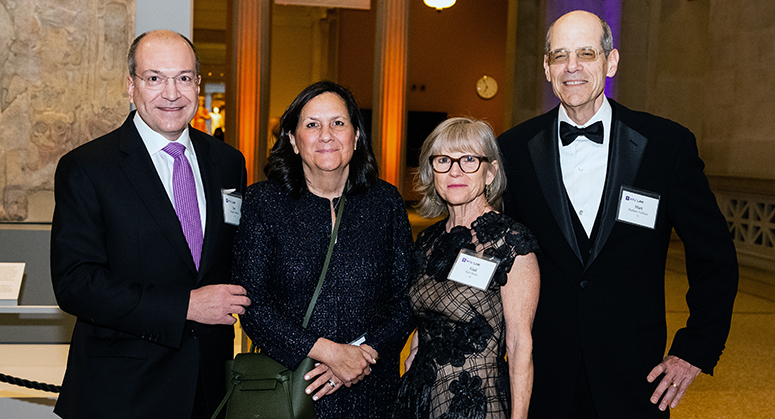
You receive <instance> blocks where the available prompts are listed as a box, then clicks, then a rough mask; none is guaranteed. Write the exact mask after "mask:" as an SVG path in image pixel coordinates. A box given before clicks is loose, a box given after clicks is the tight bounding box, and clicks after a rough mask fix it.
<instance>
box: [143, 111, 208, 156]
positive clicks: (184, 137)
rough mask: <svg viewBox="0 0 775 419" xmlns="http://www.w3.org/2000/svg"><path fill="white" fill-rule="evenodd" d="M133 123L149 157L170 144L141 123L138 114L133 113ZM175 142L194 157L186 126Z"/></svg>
mask: <svg viewBox="0 0 775 419" xmlns="http://www.w3.org/2000/svg"><path fill="white" fill-rule="evenodd" d="M133 121H134V123H135V127H137V132H139V133H140V138H142V140H143V143H144V144H145V147H146V148H147V149H148V153H149V154H150V155H152V156H153V155H154V154H156V153H158V152H159V151H161V149H162V148H164V147H166V146H167V144H169V143H170V140H168V139H166V138H165V137H164V136H163V135H161V134H159V133H158V132H156V131H154V130H153V129H152V128H151V127H149V126H148V124H146V123H145V121H143V118H141V117H140V114H139V113H135V117H134V119H133ZM175 142H177V143H180V144H183V145H184V146H185V147H186V150H188V152H189V154H191V155H195V153H194V149H193V146H192V145H191V137H190V136H189V135H188V126H186V129H184V130H183V133H182V134H180V137H178V138H177V139H176V140H175Z"/></svg>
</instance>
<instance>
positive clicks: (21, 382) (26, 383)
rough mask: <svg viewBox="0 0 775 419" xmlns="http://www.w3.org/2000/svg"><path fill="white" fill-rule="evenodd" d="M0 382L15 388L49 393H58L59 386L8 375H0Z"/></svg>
mask: <svg viewBox="0 0 775 419" xmlns="http://www.w3.org/2000/svg"><path fill="white" fill-rule="evenodd" d="M0 381H2V382H4V383H9V384H13V385H15V386H20V387H27V388H33V389H35V390H42V391H48V392H50V393H59V388H60V387H59V386H55V385H53V384H46V383H39V382H37V381H30V380H25V379H23V378H17V377H12V376H10V375H5V374H0Z"/></svg>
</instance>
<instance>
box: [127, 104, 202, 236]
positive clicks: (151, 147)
mask: <svg viewBox="0 0 775 419" xmlns="http://www.w3.org/2000/svg"><path fill="white" fill-rule="evenodd" d="M134 123H135V126H136V127H137V131H138V132H139V133H140V138H142V139H143V144H145V148H147V149H148V153H150V155H151V160H152V161H153V165H154V167H156V173H158V174H159V179H161V183H162V184H163V185H164V190H165V191H167V196H169V198H170V202H172V205H173V206H175V198H174V195H173V193H172V170H173V165H174V163H175V159H174V158H172V156H170V155H169V154H167V152H165V151H163V150H162V149H163V148H164V147H166V146H167V144H169V143H170V141H169V140H168V139H166V138H164V136H162V135H161V134H159V133H158V132H156V131H154V130H153V129H151V127H149V126H148V124H146V123H145V121H143V118H141V117H140V114H138V113H135V117H134ZM175 142H177V143H180V144H183V145H184V146H185V147H186V151H185V153H184V155H185V156H186V158H187V159H188V164H190V165H191V171H192V172H194V183H196V200H197V203H198V204H199V217H200V218H201V220H202V234H203V235H204V231H205V221H206V220H207V217H206V216H207V203H206V202H205V188H204V186H203V185H202V174H201V173H200V172H199V163H197V159H196V152H194V146H193V145H192V144H191V137H189V135H188V127H186V129H185V130H184V131H183V133H182V134H180V137H178V139H177V140H175Z"/></svg>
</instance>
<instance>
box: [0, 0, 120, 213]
mask: <svg viewBox="0 0 775 419" xmlns="http://www.w3.org/2000/svg"><path fill="white" fill-rule="evenodd" d="M134 33H135V0H111V1H104V0H0V222H2V221H11V222H47V221H50V220H51V216H52V213H53V208H54V194H53V192H54V170H55V169H56V164H57V161H59V158H60V157H62V155H64V154H65V153H66V152H68V151H69V150H71V149H73V148H75V147H77V146H78V145H81V144H83V143H85V142H87V141H89V140H92V139H94V138H97V137H99V136H101V135H103V134H106V133H107V132H109V131H111V130H113V129H115V128H116V127H118V126H119V125H120V124H121V122H123V120H124V118H126V115H127V112H128V110H129V99H128V96H127V93H126V77H127V70H126V52H127V49H128V48H129V44H130V43H131V42H132V39H133V38H134Z"/></svg>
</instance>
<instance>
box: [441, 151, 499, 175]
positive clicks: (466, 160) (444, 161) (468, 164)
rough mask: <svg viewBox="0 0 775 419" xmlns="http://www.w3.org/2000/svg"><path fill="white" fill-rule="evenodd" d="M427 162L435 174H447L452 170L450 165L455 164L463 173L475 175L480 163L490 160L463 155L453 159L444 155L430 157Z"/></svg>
mask: <svg viewBox="0 0 775 419" xmlns="http://www.w3.org/2000/svg"><path fill="white" fill-rule="evenodd" d="M428 160H430V162H431V168H433V171H434V172H436V173H447V172H449V171H450V170H451V169H452V164H453V163H457V165H458V167H460V170H462V171H463V173H475V172H476V171H477V170H479V166H480V165H481V164H482V162H488V161H490V159H488V158H487V157H484V156H474V155H465V156H460V157H459V158H457V159H455V158H452V157H450V156H446V155H444V154H439V155H436V156H431V157H430V158H429V159H428Z"/></svg>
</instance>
